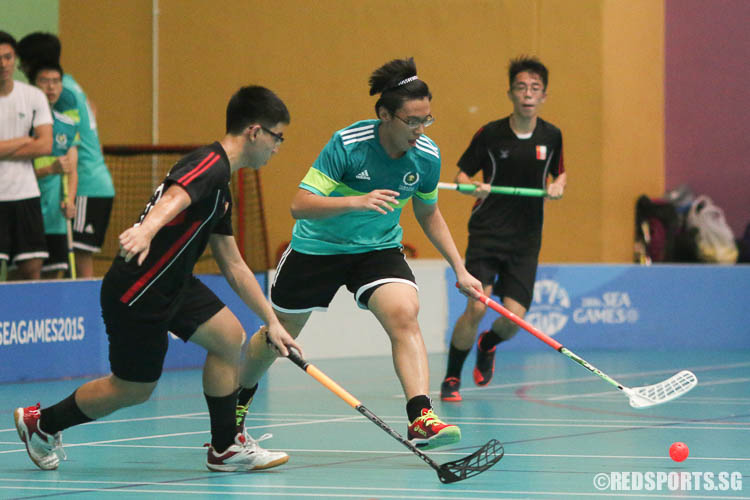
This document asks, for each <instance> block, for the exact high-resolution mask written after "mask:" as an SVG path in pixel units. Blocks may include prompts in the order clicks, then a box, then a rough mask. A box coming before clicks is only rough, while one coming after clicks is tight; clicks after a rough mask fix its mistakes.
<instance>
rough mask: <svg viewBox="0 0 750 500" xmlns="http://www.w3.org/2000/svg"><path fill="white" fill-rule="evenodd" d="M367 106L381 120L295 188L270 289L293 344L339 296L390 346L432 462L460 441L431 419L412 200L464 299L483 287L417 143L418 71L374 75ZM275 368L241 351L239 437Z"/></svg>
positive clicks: (434, 170) (264, 348) (257, 344)
mask: <svg viewBox="0 0 750 500" xmlns="http://www.w3.org/2000/svg"><path fill="white" fill-rule="evenodd" d="M375 94H380V98H379V99H378V101H377V103H376V104H375V113H376V116H377V119H374V120H364V121H359V122H356V123H354V124H352V125H350V126H349V127H346V128H344V129H342V130H339V131H338V132H336V133H334V134H333V137H332V138H331V140H330V141H329V142H328V144H327V145H326V146H325V147H324V148H323V150H322V151H321V153H320V154H319V156H318V158H317V160H315V163H314V164H313V166H312V167H311V168H310V170H309V171H308V173H307V175H305V177H304V179H302V182H301V183H300V184H299V190H298V191H297V194H296V195H295V197H294V200H293V201H292V207H291V211H292V216H293V217H294V218H295V219H296V220H297V222H296V224H295V226H294V230H293V234H292V241H291V244H290V246H289V248H288V249H287V251H286V252H285V253H284V255H283V256H282V258H281V261H280V263H279V266H278V268H277V272H276V276H275V278H274V280H273V284H272V288H271V303H272V305H273V307H274V308H275V309H276V313H277V316H278V317H279V320H280V321H281V323H282V324H283V325H284V328H286V329H287V331H288V332H289V333H290V334H291V335H292V336H294V337H296V336H297V335H299V333H300V332H301V330H302V328H303V327H304V325H305V323H306V322H307V320H308V318H309V317H310V314H311V312H312V311H313V310H326V308H327V307H328V305H329V303H330V302H331V300H332V299H333V296H334V295H335V293H336V291H337V290H338V289H339V287H341V286H342V285H345V286H346V287H347V289H348V290H349V291H350V292H352V293H353V294H354V299H355V302H356V303H357V305H358V306H359V307H360V308H363V309H369V310H370V311H371V312H372V313H373V314H374V315H375V317H376V318H377V319H378V321H379V322H380V324H381V325H382V326H383V328H384V329H385V331H386V333H387V334H388V336H389V337H390V341H391V345H392V351H393V362H394V366H395V369H396V374H397V376H398V378H399V380H400V382H401V385H402V387H403V391H404V394H405V396H406V399H407V405H406V411H407V414H408V418H409V422H410V424H409V426H408V437H409V439H410V440H412V442H413V443H414V444H415V445H416V446H417V447H419V448H421V449H424V450H428V449H432V448H436V447H438V446H443V445H448V444H452V443H455V442H457V441H458V440H460V438H461V432H460V430H459V428H458V427H457V426H455V425H449V424H445V423H443V422H442V421H441V420H440V419H439V418H438V417H437V416H436V415H435V413H434V412H433V410H432V403H431V401H430V398H429V397H428V395H427V394H428V392H429V369H428V363H427V353H426V350H425V345H424V341H423V339H422V333H421V331H420V328H419V324H418V322H417V312H418V311H419V296H418V294H417V284H416V282H415V279H414V274H413V273H412V271H411V269H410V268H409V265H408V264H407V263H406V260H405V258H404V255H403V253H402V252H401V249H402V245H401V236H402V230H401V226H400V225H399V218H400V216H401V210H402V209H403V207H404V206H405V205H406V204H407V202H408V201H409V200H412V207H413V210H414V214H415V216H416V218H417V220H418V221H419V223H420V225H421V227H422V229H423V230H424V232H425V234H426V235H427V236H428V238H429V239H430V241H431V242H432V243H433V244H434V245H435V247H436V248H437V249H438V250H439V251H440V253H441V254H442V255H443V256H444V257H445V259H446V260H447V261H448V262H449V263H450V265H451V267H452V268H453V270H454V271H455V273H456V276H457V278H458V283H459V286H460V289H461V290H462V292H463V293H466V294H472V295H473V294H474V293H476V291H479V290H481V283H480V282H479V281H478V280H477V279H475V278H474V277H473V276H471V275H470V274H469V273H468V272H467V271H466V268H465V267H464V264H463V260H462V258H461V255H460V254H459V253H458V251H457V249H456V246H455V244H454V242H453V239H452V237H451V235H450V231H449V230H448V226H447V225H446V223H445V220H444V219H443V216H442V215H441V213H440V210H439V209H438V206H437V197H438V195H437V184H438V181H439V178H440V151H439V149H438V147H437V146H436V145H435V143H434V142H433V141H432V140H431V139H429V138H428V137H427V136H425V135H424V131H425V128H427V127H429V126H430V125H432V123H433V122H434V118H433V117H432V115H431V114H430V101H431V98H432V95H431V93H430V90H429V88H428V86H427V84H426V83H425V82H424V81H422V80H420V79H419V78H418V77H417V69H416V65H415V64H414V60H413V59H411V58H409V59H398V60H393V61H390V62H388V63H387V64H385V65H383V66H382V67H380V68H378V69H377V70H375V72H374V73H372V76H371V77H370V95H375ZM276 357H277V354H276V353H275V352H274V351H273V350H272V348H271V347H269V346H268V345H267V344H266V342H265V340H264V332H263V329H261V331H260V334H259V335H254V336H253V337H252V339H251V341H250V342H249V344H248V348H247V353H246V355H245V359H244V360H243V364H242V366H241V368H240V384H241V391H240V397H239V399H238V404H239V406H238V409H237V413H238V424H239V425H241V424H242V422H243V419H244V415H245V414H246V412H247V407H248V405H249V402H250V400H251V398H252V396H253V394H254V393H255V391H256V390H257V383H258V381H259V380H260V378H261V376H262V375H263V373H265V371H266V370H267V369H268V367H269V366H270V365H271V364H272V363H273V361H274V360H275V359H276Z"/></svg>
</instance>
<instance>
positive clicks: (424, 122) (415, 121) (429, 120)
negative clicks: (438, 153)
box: [393, 113, 435, 130]
mask: <svg viewBox="0 0 750 500" xmlns="http://www.w3.org/2000/svg"><path fill="white" fill-rule="evenodd" d="M393 116H395V117H396V118H398V119H399V120H401V121H402V122H404V123H405V124H406V126H407V127H409V128H410V129H412V130H416V129H418V128H419V127H420V125H421V126H423V127H424V128H427V127H429V126H430V125H432V124H433V123H435V117H434V116H432V115H427V116H425V117H424V118H421V119H420V118H414V117H413V116H410V117H409V119H408V120H404V119H403V118H401V117H400V116H398V115H397V114H395V113H394V114H393Z"/></svg>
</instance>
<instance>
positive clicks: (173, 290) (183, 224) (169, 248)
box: [102, 142, 232, 307]
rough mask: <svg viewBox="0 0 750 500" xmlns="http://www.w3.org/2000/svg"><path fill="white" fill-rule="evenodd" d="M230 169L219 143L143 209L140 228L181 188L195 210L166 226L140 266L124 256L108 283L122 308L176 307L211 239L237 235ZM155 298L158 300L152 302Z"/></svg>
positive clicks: (181, 165)
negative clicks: (160, 203)
mask: <svg viewBox="0 0 750 500" xmlns="http://www.w3.org/2000/svg"><path fill="white" fill-rule="evenodd" d="M230 179H231V170H230V167H229V159H228V158H227V155H226V152H225V151H224V148H222V146H221V145H220V144H219V143H218V142H215V143H213V144H211V145H209V146H205V147H202V148H200V149H197V150H195V151H193V152H191V153H189V154H188V155H186V156H185V157H183V158H182V159H181V160H179V161H178V162H177V163H175V165H174V166H173V167H172V168H171V170H170V171H169V173H168V174H167V177H166V178H165V179H164V181H163V182H162V183H161V184H160V185H159V187H157V188H156V191H155V192H154V194H153V196H152V197H151V200H150V201H149V202H148V204H147V205H146V208H145V209H144V210H143V213H142V214H141V216H140V218H139V219H138V222H137V223H136V224H138V223H140V222H141V221H142V220H143V219H144V218H145V217H146V215H147V214H148V212H149V211H150V210H151V208H152V207H153V206H154V205H155V204H156V202H157V201H159V198H161V196H162V194H163V193H164V191H166V190H167V189H168V188H169V187H170V186H172V185H173V184H178V185H179V186H181V187H182V188H183V189H185V191H186V192H187V193H188V195H190V202H191V203H190V206H188V207H187V208H186V209H185V210H183V211H182V212H180V213H179V214H177V216H175V218H174V219H172V220H171V221H170V222H169V223H167V224H166V225H165V226H164V227H162V228H161V229H160V230H159V232H157V233H156V235H155V236H154V238H153V239H152V240H151V247H150V250H149V253H148V256H147V257H146V260H145V261H144V262H143V263H142V264H141V265H140V266H139V265H138V263H137V258H133V259H131V260H130V262H125V259H124V258H122V257H120V256H119V255H118V256H117V257H115V259H114V262H113V263H112V267H111V268H110V269H109V271H108V272H107V275H106V276H105V278H104V282H103V283H102V287H103V288H104V287H106V288H107V291H108V294H109V296H113V295H114V296H115V297H117V299H118V301H119V302H121V303H122V304H125V305H128V306H132V305H134V304H136V303H137V302H139V301H140V302H146V303H149V304H151V303H153V304H154V305H155V306H156V305H158V306H159V307H164V306H166V305H169V304H171V303H172V302H173V300H174V299H175V298H176V297H177V296H178V295H179V292H180V290H181V289H182V287H183V286H184V285H185V283H186V282H187V280H188V278H189V277H190V276H191V275H192V272H193V267H194V266H195V263H196V261H197V260H198V258H199V257H200V256H201V254H202V253H203V251H204V250H205V249H206V246H207V245H208V242H209V239H210V237H211V234H213V233H218V234H224V235H231V234H232V198H231V191H230V188H229V181H230ZM151 298H153V299H154V300H153V301H152V300H150V299H151Z"/></svg>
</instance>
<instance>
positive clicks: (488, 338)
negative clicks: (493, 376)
mask: <svg viewBox="0 0 750 500" xmlns="http://www.w3.org/2000/svg"><path fill="white" fill-rule="evenodd" d="M500 342H503V339H501V338H500V336H499V335H498V334H497V333H495V332H493V331H492V330H487V331H486V332H485V334H484V337H482V341H481V342H479V347H480V349H482V350H483V351H491V350H492V348H493V347H495V346H496V345H497V344H499V343H500Z"/></svg>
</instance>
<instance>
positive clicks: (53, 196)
mask: <svg viewBox="0 0 750 500" xmlns="http://www.w3.org/2000/svg"><path fill="white" fill-rule="evenodd" d="M52 118H53V119H54V123H53V125H52V155H50V156H41V157H39V158H35V159H34V168H42V167H46V166H48V165H51V164H53V163H54V162H55V160H57V157H58V156H63V155H64V154H65V153H67V152H68V150H69V149H70V148H71V147H73V146H78V145H79V144H80V137H79V134H78V124H77V123H76V122H75V121H74V120H73V119H72V118H70V117H69V116H67V115H64V114H63V113H61V112H60V111H57V110H55V109H53V110H52ZM38 181H39V191H40V193H41V194H40V197H41V198H40V199H41V203H42V217H43V218H44V233H45V234H65V232H66V224H65V217H64V216H63V213H62V210H61V209H60V203H61V202H62V199H63V197H62V175H60V174H53V175H47V176H45V177H42V178H41V179H38Z"/></svg>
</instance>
